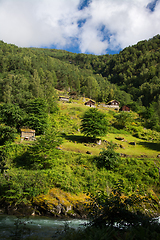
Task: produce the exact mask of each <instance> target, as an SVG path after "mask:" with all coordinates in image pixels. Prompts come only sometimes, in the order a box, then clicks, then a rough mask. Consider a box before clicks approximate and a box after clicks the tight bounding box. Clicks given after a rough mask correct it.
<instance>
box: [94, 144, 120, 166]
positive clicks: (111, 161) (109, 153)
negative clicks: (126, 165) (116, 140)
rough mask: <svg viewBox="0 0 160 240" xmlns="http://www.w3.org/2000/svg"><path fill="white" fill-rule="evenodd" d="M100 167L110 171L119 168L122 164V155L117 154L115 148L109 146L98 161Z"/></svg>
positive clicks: (101, 153)
mask: <svg viewBox="0 0 160 240" xmlns="http://www.w3.org/2000/svg"><path fill="white" fill-rule="evenodd" d="M96 161H97V165H98V166H99V167H105V168H106V169H108V170H111V169H114V168H116V167H118V166H119V165H120V163H121V158H120V154H119V153H116V152H115V151H114V149H113V146H112V145H111V146H109V147H108V148H107V149H103V150H102V152H100V154H99V156H98V157H97V159H96Z"/></svg>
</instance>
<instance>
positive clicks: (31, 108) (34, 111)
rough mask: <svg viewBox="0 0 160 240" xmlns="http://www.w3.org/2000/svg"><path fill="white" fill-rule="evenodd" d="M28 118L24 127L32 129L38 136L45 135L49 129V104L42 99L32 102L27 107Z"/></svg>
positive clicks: (24, 122)
mask: <svg viewBox="0 0 160 240" xmlns="http://www.w3.org/2000/svg"><path fill="white" fill-rule="evenodd" d="M25 109H26V112H27V116H26V118H25V119H24V121H23V125H24V126H26V127H29V128H32V129H34V130H35V131H36V134H43V133H44V131H45V129H46V127H47V120H48V114H47V103H46V101H45V100H44V99H42V98H37V99H34V100H31V101H30V102H29V103H27V106H26V108H25Z"/></svg>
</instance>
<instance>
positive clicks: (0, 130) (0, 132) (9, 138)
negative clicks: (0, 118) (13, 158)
mask: <svg viewBox="0 0 160 240" xmlns="http://www.w3.org/2000/svg"><path fill="white" fill-rule="evenodd" d="M16 133H17V130H16V129H15V128H12V127H9V126H5V125H4V124H1V125H0V145H3V144H5V143H6V142H13V140H14V138H15V134H16Z"/></svg>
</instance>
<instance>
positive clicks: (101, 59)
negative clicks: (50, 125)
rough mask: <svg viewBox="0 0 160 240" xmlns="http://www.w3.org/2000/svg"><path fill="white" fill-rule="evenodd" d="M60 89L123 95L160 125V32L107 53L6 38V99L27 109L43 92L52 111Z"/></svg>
mask: <svg viewBox="0 0 160 240" xmlns="http://www.w3.org/2000/svg"><path fill="white" fill-rule="evenodd" d="M55 89H59V90H66V91H67V92H69V94H71V95H72V94H74V96H76V97H78V96H85V97H89V98H92V99H94V100H96V101H97V102H108V101H110V100H112V99H117V100H118V101H119V102H120V104H121V106H122V105H124V104H128V105H130V106H131V109H132V110H133V111H137V112H138V113H140V114H141V116H142V117H144V118H146V119H147V120H146V122H145V127H148V128H152V129H155V130H158V131H159V130H160V129H159V123H160V98H159V93H160V36H159V35H157V36H155V37H153V38H152V39H150V40H149V41H141V42H139V43H138V44H136V45H134V46H132V47H127V48H125V49H124V50H123V51H121V52H120V53H119V54H115V55H102V56H95V55H87V54H75V53H70V52H67V51H63V50H54V49H35V48H18V47H16V46H14V45H11V44H6V43H4V42H3V41H1V42H0V102H1V103H6V104H14V106H15V104H17V107H18V108H20V109H19V110H23V109H26V108H27V106H28V104H29V103H28V101H30V100H32V99H33V100H34V99H35V98H41V99H43V100H44V101H45V102H46V103H47V104H48V105H47V106H48V107H47V109H46V111H48V112H50V111H51V112H52V111H54V110H55V99H56V93H55ZM45 105H46V104H45Z"/></svg>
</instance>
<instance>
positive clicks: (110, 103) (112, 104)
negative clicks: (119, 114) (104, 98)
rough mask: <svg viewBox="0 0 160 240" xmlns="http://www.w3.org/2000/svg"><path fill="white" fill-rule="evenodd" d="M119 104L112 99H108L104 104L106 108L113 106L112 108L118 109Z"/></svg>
mask: <svg viewBox="0 0 160 240" xmlns="http://www.w3.org/2000/svg"><path fill="white" fill-rule="evenodd" d="M119 104H120V102H118V101H117V100H112V101H109V102H108V103H107V104H106V105H105V107H107V108H113V109H115V110H118V111H119Z"/></svg>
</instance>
